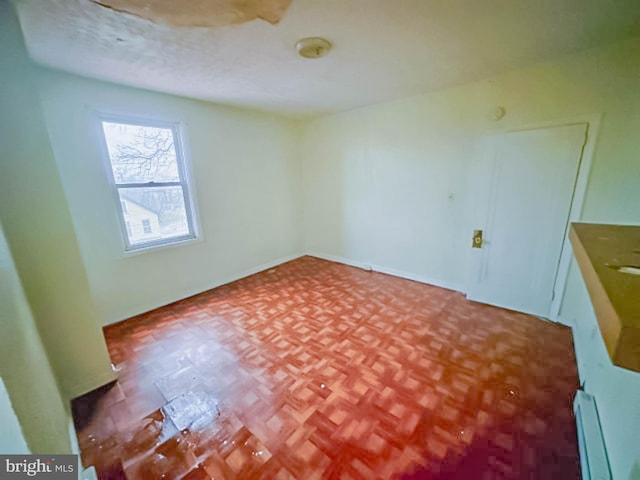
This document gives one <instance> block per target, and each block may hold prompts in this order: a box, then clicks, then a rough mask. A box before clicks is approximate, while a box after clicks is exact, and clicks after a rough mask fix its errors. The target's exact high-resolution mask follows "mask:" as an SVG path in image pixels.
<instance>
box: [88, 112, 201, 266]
mask: <svg viewBox="0 0 640 480" xmlns="http://www.w3.org/2000/svg"><path fill="white" fill-rule="evenodd" d="M104 122H107V123H120V124H124V125H133V126H140V127H152V128H164V129H170V130H171V132H172V136H173V145H174V149H175V151H176V163H177V170H178V181H177V182H153V181H152V182H146V183H116V180H115V177H114V174H113V164H112V163H111V157H110V155H109V148H108V146H107V138H106V135H105V132H104ZM97 124H98V125H97V128H98V131H99V137H100V144H101V145H100V147H101V150H102V157H103V160H104V165H105V169H106V175H107V179H108V183H109V188H110V189H111V192H112V196H113V198H114V202H115V204H114V208H115V210H116V212H117V218H118V224H119V228H120V236H121V238H122V242H123V247H124V252H125V253H127V254H132V253H139V252H143V251H146V250H154V249H158V248H163V247H171V246H177V245H182V244H185V243H189V242H192V241H194V240H198V239H199V237H200V234H199V228H198V227H199V226H198V218H197V215H196V205H195V199H194V189H193V187H192V182H191V177H190V175H189V173H190V172H189V170H190V158H189V156H188V155H187V149H186V148H185V147H186V142H185V136H186V135H185V131H184V130H185V127H184V125H183V123H181V122H175V121H166V120H158V119H153V118H145V117H134V116H129V115H120V114H111V113H98V114H97ZM155 187H180V188H181V189H182V196H183V201H184V207H185V214H186V221H187V227H188V229H189V232H188V233H187V234H185V235H179V236H175V237H171V238H161V239H158V240H149V241H143V242H140V243H137V244H132V243H131V242H130V240H129V234H128V232H127V225H126V223H127V222H126V220H125V217H124V212H123V208H122V205H121V202H122V199H121V197H120V193H119V189H121V188H155Z"/></svg>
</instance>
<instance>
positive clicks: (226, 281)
mask: <svg viewBox="0 0 640 480" xmlns="http://www.w3.org/2000/svg"><path fill="white" fill-rule="evenodd" d="M304 255H305V254H304V253H295V254H292V255H287V256H285V257H280V258H278V259H276V260H272V261H269V262H265V263H261V264H260V265H257V266H255V267H251V268H247V269H245V270H241V271H240V272H239V273H235V274H233V275H230V276H229V277H227V278H225V279H223V280H221V281H217V282H215V283H212V284H208V285H206V286H204V287H202V288H198V289H197V290H196V291H191V292H189V293H187V294H185V295H181V296H180V297H178V298H174V299H164V300H161V301H160V304H159V305H149V306H146V307H142V308H141V309H140V310H136V311H133V312H130V313H128V314H127V315H126V316H125V317H124V318H120V319H117V320H113V321H108V322H106V323H103V324H102V327H108V326H110V325H115V324H117V323H120V322H123V321H125V320H127V319H129V318H131V317H135V316H136V315H142V314H144V313H147V312H150V311H152V310H155V309H156V308H162V307H166V306H167V305H171V304H172V303H176V302H180V301H182V300H186V299H187V298H190V297H193V296H195V295H200V294H201V293H204V292H207V291H209V290H212V289H214V288H218V287H221V286H223V285H227V284H229V283H232V282H235V281H237V280H240V279H242V278H245V277H249V276H251V275H255V274H256V273H260V272H263V271H265V270H269V269H270V268H273V267H277V266H278V265H282V264H283V263H287V262H290V261H292V260H295V259H296V258H300V257H303V256H304Z"/></svg>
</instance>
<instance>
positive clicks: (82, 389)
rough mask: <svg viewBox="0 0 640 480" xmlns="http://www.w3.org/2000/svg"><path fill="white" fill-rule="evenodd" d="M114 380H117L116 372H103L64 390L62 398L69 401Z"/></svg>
mask: <svg viewBox="0 0 640 480" xmlns="http://www.w3.org/2000/svg"><path fill="white" fill-rule="evenodd" d="M116 380H118V375H117V374H116V372H115V371H113V370H109V371H108V372H103V373H101V374H100V375H95V376H93V377H92V378H91V379H87V380H86V381H84V382H81V383H79V384H77V385H74V386H72V387H67V388H64V389H63V391H64V397H65V398H66V399H67V400H69V401H70V400H73V399H74V398H76V397H79V396H80V395H84V394H85V393H87V392H91V391H92V390H95V389H96V388H99V387H102V386H103V385H106V384H108V383H111V382H115V381H116Z"/></svg>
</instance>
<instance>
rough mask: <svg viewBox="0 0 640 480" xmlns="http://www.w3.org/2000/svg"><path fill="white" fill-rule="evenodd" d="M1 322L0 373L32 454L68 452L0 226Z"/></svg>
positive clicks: (57, 401)
mask: <svg viewBox="0 0 640 480" xmlns="http://www.w3.org/2000/svg"><path fill="white" fill-rule="evenodd" d="M0 326H1V327H0V328H1V331H0V377H2V378H3V379H4V383H5V386H6V387H7V391H8V392H9V397H10V399H11V403H12V405H13V409H14V410H15V412H16V415H17V417H18V420H19V421H20V424H21V426H22V432H23V434H24V436H25V438H26V440H27V443H28V445H29V449H30V450H31V452H33V453H70V448H71V447H70V445H69V437H68V436H67V425H68V421H69V413H68V410H67V408H65V404H64V402H63V400H62V397H61V396H60V392H59V391H58V386H57V385H56V381H55V378H54V376H53V370H52V369H51V365H50V364H49V359H48V358H47V354H46V352H45V350H44V347H43V346H42V342H41V341H40V335H39V334H38V329H37V327H36V324H35V322H34V319H33V316H32V315H31V310H30V309H29V305H28V304H27V300H26V298H25V296H24V292H23V291H22V285H21V284H20V279H19V278H18V272H17V271H16V269H15V266H14V264H13V260H12V258H11V252H10V251H9V246H8V245H7V243H6V240H5V237H4V232H3V230H2V227H1V226H0ZM9 433H10V432H8V431H7V430H5V428H4V426H3V428H0V437H2V438H4V436H5V435H8V434H9ZM13 441H15V439H14V440H13ZM0 443H2V442H0ZM4 453H6V450H5V451H4Z"/></svg>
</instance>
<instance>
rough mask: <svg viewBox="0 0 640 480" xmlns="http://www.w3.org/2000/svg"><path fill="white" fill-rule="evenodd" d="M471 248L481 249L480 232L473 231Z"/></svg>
mask: <svg viewBox="0 0 640 480" xmlns="http://www.w3.org/2000/svg"><path fill="white" fill-rule="evenodd" d="M471 246H472V247H473V248H482V230H474V231H473V243H472V244H471Z"/></svg>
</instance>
